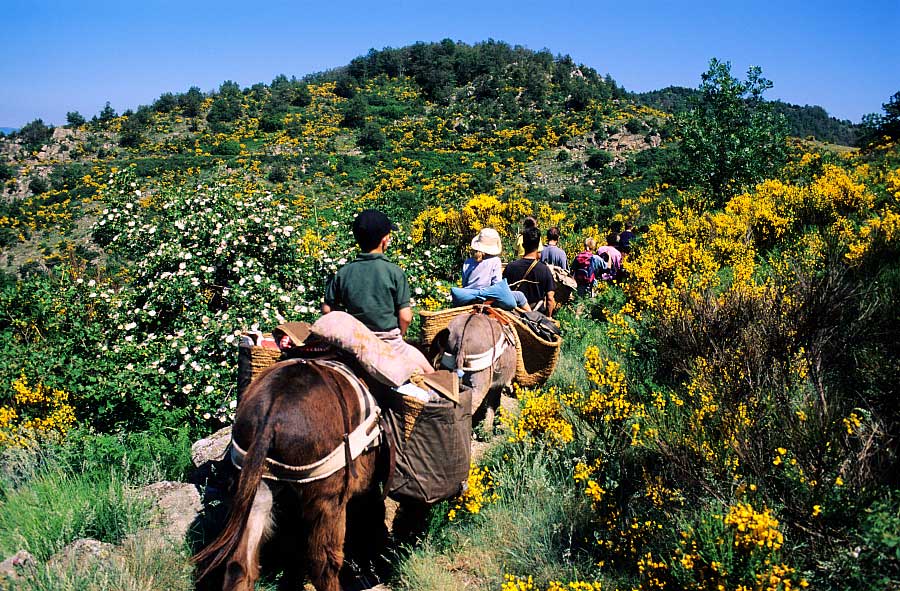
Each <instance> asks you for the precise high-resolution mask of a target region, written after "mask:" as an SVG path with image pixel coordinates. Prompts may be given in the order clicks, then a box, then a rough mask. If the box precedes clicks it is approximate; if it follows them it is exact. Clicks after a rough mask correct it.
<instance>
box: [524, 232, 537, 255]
mask: <svg viewBox="0 0 900 591" xmlns="http://www.w3.org/2000/svg"><path fill="white" fill-rule="evenodd" d="M540 244H541V231H540V230H538V229H537V228H525V229H524V230H523V231H522V248H523V249H525V254H528V253H531V252H534V251H536V250H537V249H538V246H540Z"/></svg>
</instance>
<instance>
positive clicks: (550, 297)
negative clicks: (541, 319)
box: [547, 291, 556, 317]
mask: <svg viewBox="0 0 900 591" xmlns="http://www.w3.org/2000/svg"><path fill="white" fill-rule="evenodd" d="M555 296H556V292H554V291H548V292H547V316H548V317H552V316H553V312H554V310H556V297H555Z"/></svg>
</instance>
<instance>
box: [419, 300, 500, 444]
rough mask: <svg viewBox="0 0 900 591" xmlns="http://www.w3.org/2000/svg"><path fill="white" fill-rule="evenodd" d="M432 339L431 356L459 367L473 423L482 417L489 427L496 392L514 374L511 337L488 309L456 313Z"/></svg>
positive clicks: (491, 422) (446, 365)
mask: <svg viewBox="0 0 900 591" xmlns="http://www.w3.org/2000/svg"><path fill="white" fill-rule="evenodd" d="M494 314H496V313H494ZM435 341H436V342H435V343H434V345H433V350H432V351H431V353H430V355H431V357H432V359H435V360H436V363H440V364H441V365H443V366H444V367H446V368H449V369H457V370H459V369H461V370H462V371H463V374H464V377H463V383H465V384H466V385H467V386H471V387H472V422H473V424H475V423H478V422H481V421H484V422H485V424H486V425H487V426H488V427H491V425H492V424H493V422H494V411H495V410H496V408H497V407H498V406H499V405H500V394H501V392H502V391H503V390H504V389H506V388H509V387H510V385H511V384H512V381H513V379H514V378H515V377H516V361H517V357H516V347H515V341H514V339H513V338H512V337H511V336H510V335H509V333H508V332H507V329H506V328H504V326H503V325H501V324H500V322H498V321H497V320H496V319H495V318H494V317H493V315H492V314H490V313H489V312H485V313H476V312H473V313H471V314H459V315H458V316H456V317H455V318H454V319H453V320H451V321H450V324H449V325H448V326H447V329H446V330H444V331H441V332H440V333H439V334H438V336H437V337H436V338H435ZM437 359H440V361H439V362H437Z"/></svg>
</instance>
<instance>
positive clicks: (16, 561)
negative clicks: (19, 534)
mask: <svg viewBox="0 0 900 591" xmlns="http://www.w3.org/2000/svg"><path fill="white" fill-rule="evenodd" d="M36 565H37V563H36V561H35V559H34V556H32V555H31V553H30V552H28V551H27V550H19V551H18V552H16V553H15V554H13V555H12V556H10V557H9V558H7V559H6V560H4V561H3V562H0V581H2V580H3V579H12V580H16V579H19V578H21V577H22V575H23V574H24V573H26V572H31V571H33V570H34V568H35V566H36Z"/></svg>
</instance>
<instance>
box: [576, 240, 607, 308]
mask: <svg viewBox="0 0 900 591" xmlns="http://www.w3.org/2000/svg"><path fill="white" fill-rule="evenodd" d="M595 248H597V241H596V240H594V239H593V238H591V237H588V238H585V239H584V250H582V251H581V252H579V253H578V254H577V255H575V258H574V259H573V260H572V277H573V278H574V279H575V283H576V284H578V295H580V296H582V297H585V296H593V295H594V286H595V285H596V284H597V280H598V279H599V278H600V275H601V274H602V273H603V272H604V271H605V270H606V265H607V264H606V263H604V261H603V259H602V258H601V257H600V256H598V255H597V254H596V253H595V252H594V249H595Z"/></svg>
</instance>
